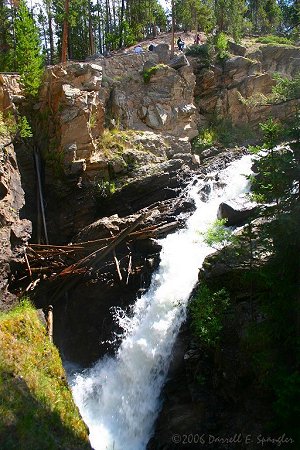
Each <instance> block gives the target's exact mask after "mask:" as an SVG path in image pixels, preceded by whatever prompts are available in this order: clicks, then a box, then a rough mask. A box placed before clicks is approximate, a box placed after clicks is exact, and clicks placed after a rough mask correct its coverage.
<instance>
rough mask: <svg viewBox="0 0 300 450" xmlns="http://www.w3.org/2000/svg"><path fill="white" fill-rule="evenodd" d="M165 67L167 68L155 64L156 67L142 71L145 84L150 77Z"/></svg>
mask: <svg viewBox="0 0 300 450" xmlns="http://www.w3.org/2000/svg"><path fill="white" fill-rule="evenodd" d="M166 67H167V66H166V65H165V64H157V65H156V66H153V67H150V69H147V70H144V71H143V79H144V82H145V83H146V84H147V83H150V80H151V77H152V75H154V74H155V73H156V72H157V71H158V70H160V69H164V68H166Z"/></svg>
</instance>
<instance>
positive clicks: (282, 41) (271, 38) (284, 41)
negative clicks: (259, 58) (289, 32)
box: [256, 34, 295, 45]
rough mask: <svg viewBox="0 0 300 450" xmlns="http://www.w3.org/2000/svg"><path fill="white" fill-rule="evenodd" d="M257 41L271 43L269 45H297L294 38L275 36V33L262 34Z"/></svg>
mask: <svg viewBox="0 0 300 450" xmlns="http://www.w3.org/2000/svg"><path fill="white" fill-rule="evenodd" d="M256 42H260V43H261V44H269V45H274V44H275V45H295V42H294V41H293V39H290V38H287V37H282V36H275V35H271V34H270V35H268V36H261V37H259V38H257V39H256Z"/></svg>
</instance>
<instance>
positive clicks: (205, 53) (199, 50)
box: [185, 43, 212, 63]
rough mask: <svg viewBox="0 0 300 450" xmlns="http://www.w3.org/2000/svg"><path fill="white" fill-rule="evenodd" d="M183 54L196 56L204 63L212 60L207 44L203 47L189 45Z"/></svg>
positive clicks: (210, 49) (210, 50)
mask: <svg viewBox="0 0 300 450" xmlns="http://www.w3.org/2000/svg"><path fill="white" fill-rule="evenodd" d="M185 54H186V55H187V56H198V58H201V59H202V60H203V61H204V62H205V63H209V62H210V60H211V58H212V48H211V45H209V44H207V43H206V44H203V45H191V46H190V47H188V48H187V49H186V52H185Z"/></svg>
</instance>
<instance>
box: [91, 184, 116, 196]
mask: <svg viewBox="0 0 300 450" xmlns="http://www.w3.org/2000/svg"><path fill="white" fill-rule="evenodd" d="M115 192H116V185H115V182H114V181H108V180H103V179H101V180H99V181H98V182H97V183H96V185H95V195H96V198H97V199H107V198H109V197H111V196H112V195H113V194H114V193H115Z"/></svg>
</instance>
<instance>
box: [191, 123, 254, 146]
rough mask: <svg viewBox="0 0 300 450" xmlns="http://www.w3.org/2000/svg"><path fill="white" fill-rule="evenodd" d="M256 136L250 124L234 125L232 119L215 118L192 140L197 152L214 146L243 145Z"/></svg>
mask: <svg viewBox="0 0 300 450" xmlns="http://www.w3.org/2000/svg"><path fill="white" fill-rule="evenodd" d="M254 137H255V135H254V130H253V129H252V128H251V127H250V126H249V125H248V124H241V125H233V124H232V122H231V121H230V120H227V119H223V120H215V121H213V122H212V124H211V125H210V126H209V127H208V128H203V129H201V130H200V131H199V134H198V136H196V137H195V138H194V139H193V141H192V149H193V152H194V153H196V154H201V152H202V151H203V150H205V149H207V148H210V147H213V146H221V147H229V146H234V145H243V144H244V143H245V141H249V140H250V141H251V140H252V139H253V138H254Z"/></svg>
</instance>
